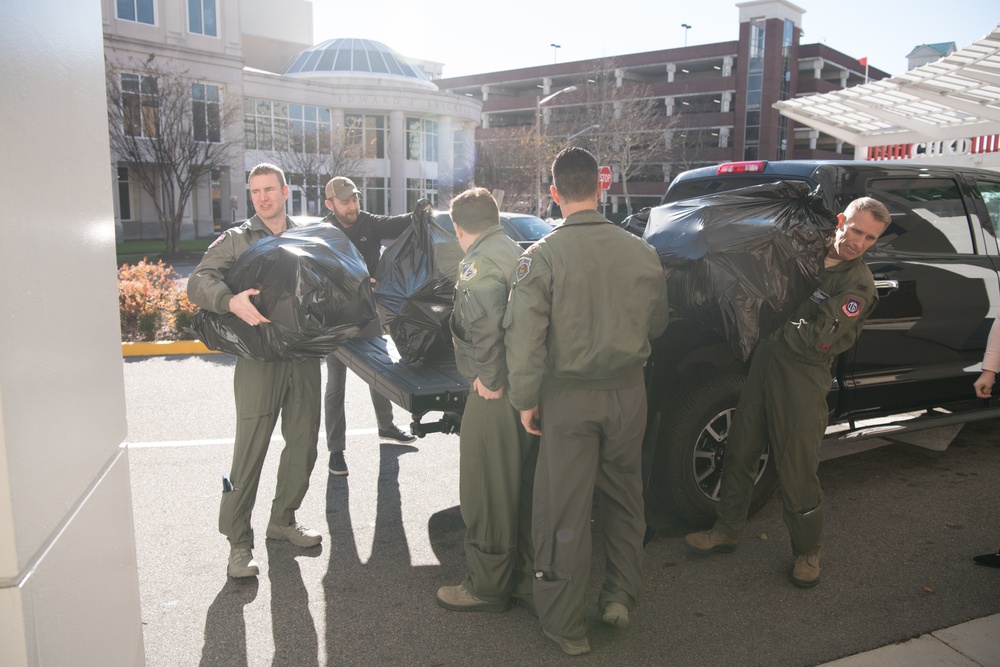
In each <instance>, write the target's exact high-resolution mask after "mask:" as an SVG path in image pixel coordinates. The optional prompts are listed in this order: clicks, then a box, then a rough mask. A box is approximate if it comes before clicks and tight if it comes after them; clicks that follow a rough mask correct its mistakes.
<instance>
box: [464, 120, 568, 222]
mask: <svg viewBox="0 0 1000 667" xmlns="http://www.w3.org/2000/svg"><path fill="white" fill-rule="evenodd" d="M553 148H554V147H553V145H552V144H551V142H550V141H549V140H548V139H547V138H546V137H544V136H539V135H537V134H536V133H535V129H534V128H533V127H531V128H525V127H512V128H495V129H490V130H485V131H483V132H482V134H481V136H480V139H479V141H478V151H477V157H476V185H479V186H482V187H485V188H488V189H500V190H503V191H504V193H505V194H504V204H503V208H504V209H505V210H508V211H514V212H520V213H535V209H536V208H537V192H536V190H537V187H538V177H539V176H538V175H539V174H540V173H542V172H543V171H544V170H545V169H546V168H547V166H548V165H549V163H550V162H551V161H552V156H553V153H554V150H553Z"/></svg>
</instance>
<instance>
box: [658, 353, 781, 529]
mask: <svg viewBox="0 0 1000 667" xmlns="http://www.w3.org/2000/svg"><path fill="white" fill-rule="evenodd" d="M744 379H745V378H744V376H743V375H742V374H740V373H738V372H732V371H730V372H723V373H718V374H713V375H710V376H707V377H703V378H699V379H696V380H694V381H692V382H690V383H689V384H688V385H687V386H684V387H680V388H678V389H677V390H674V391H671V392H669V393H668V395H667V396H666V397H665V398H664V401H663V404H662V406H661V408H660V410H661V420H660V424H661V426H660V432H659V437H658V442H657V447H656V454H655V457H654V459H653V470H652V481H651V487H652V490H653V494H654V498H656V499H657V500H659V501H661V502H662V503H663V504H664V505H665V506H666V509H667V511H668V512H669V513H670V514H671V515H673V516H674V517H675V518H677V519H680V520H682V521H684V522H686V523H689V524H691V525H693V526H706V527H707V526H709V525H711V524H712V522H714V521H715V510H716V506H717V503H718V498H719V491H720V489H721V486H722V461H723V455H724V452H725V444H726V438H727V437H728V434H729V426H730V424H731V423H732V415H733V413H734V412H735V410H736V404H737V402H738V401H739V397H740V390H741V389H742V388H743V382H744ZM761 464H762V465H761V467H760V469H759V471H758V476H757V481H756V485H755V487H754V493H753V497H752V498H751V501H750V510H749V514H751V515H752V514H754V513H755V512H757V511H758V510H759V509H760V508H761V507H763V506H764V504H765V503H766V502H767V501H768V500H769V499H770V497H771V495H772V494H773V493H774V489H775V487H776V486H777V481H778V476H777V472H776V470H775V467H774V460H773V457H771V456H770V452H769V451H765V452H764V454H763V455H762V456H761Z"/></svg>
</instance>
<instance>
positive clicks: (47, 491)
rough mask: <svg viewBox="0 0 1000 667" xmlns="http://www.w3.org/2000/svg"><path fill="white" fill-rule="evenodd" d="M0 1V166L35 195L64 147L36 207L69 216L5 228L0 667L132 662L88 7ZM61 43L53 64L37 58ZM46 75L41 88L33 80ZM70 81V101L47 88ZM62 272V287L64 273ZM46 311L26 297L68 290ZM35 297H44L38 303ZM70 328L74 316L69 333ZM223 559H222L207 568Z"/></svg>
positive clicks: (94, 8)
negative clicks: (59, 181) (66, 174)
mask: <svg viewBox="0 0 1000 667" xmlns="http://www.w3.org/2000/svg"><path fill="white" fill-rule="evenodd" d="M102 6H104V7H106V8H109V11H114V5H113V4H112V3H107V2H105V3H100V2H65V0H35V1H34V2H18V3H8V4H6V5H5V11H4V18H5V19H7V20H8V21H9V22H10V25H13V26H17V29H16V30H10V31H8V34H7V35H5V36H4V39H3V40H2V41H0V58H2V60H3V63H4V66H3V68H0V87H2V89H3V90H8V91H17V93H16V94H14V95H8V96H7V97H6V98H5V99H4V117H5V118H8V119H16V122H5V123H0V151H2V152H3V154H4V155H6V156H16V159H13V160H5V161H3V163H2V164H0V182H3V183H4V184H5V185H6V186H7V187H8V188H10V190H11V191H16V192H36V191H38V187H39V181H38V175H39V174H48V173H51V171H52V156H53V155H72V156H73V178H72V179H71V181H69V182H67V183H66V184H65V186H64V187H57V188H50V189H49V190H50V191H49V192H47V194H46V202H45V204H46V207H47V208H48V209H49V210H53V211H69V210H71V211H73V220H72V224H60V225H59V229H58V233H56V234H47V235H46V239H45V243H44V244H40V243H38V228H37V226H33V225H23V224H21V225H19V224H9V225H6V226H5V228H4V240H3V243H0V280H2V281H3V284H6V285H17V284H24V281H25V279H26V277H29V276H30V282H31V287H30V289H10V290H7V292H6V293H5V294H4V297H3V311H4V313H3V314H4V316H3V317H2V318H0V340H2V341H4V342H5V343H7V344H8V345H16V350H11V351H10V352H9V353H8V354H5V355H3V356H2V357H0V665H4V667H24V666H26V665H135V666H138V665H143V664H144V656H143V652H144V651H143V637H142V618H141V614H140V606H139V577H138V567H137V565H136V550H135V530H134V526H133V521H132V493H131V484H130V479H129V451H128V449H126V448H124V447H122V446H121V445H122V442H123V441H124V439H125V434H126V424H125V388H124V382H123V379H122V356H121V355H122V350H121V331H120V328H119V323H118V307H117V304H118V282H117V274H116V272H115V246H114V205H113V202H112V196H113V194H112V193H113V192H115V188H114V181H113V180H111V181H109V180H108V164H109V159H110V160H111V161H113V160H114V158H113V157H109V156H111V151H110V148H109V143H108V114H107V99H106V98H105V92H104V90H105V84H104V37H103V29H102V17H101V7H102ZM52 53H59V54H60V61H59V67H55V68H54V67H52V66H51V59H50V58H47V57H46V54H52ZM41 82H44V85H41ZM53 90H66V91H69V90H72V91H73V102H74V103H73V104H72V105H70V106H67V105H61V104H53V103H52V98H51V91H53ZM8 204H9V206H8V210H7V213H8V214H9V215H10V219H11V220H29V219H33V218H37V217H38V205H37V201H35V198H33V197H14V198H11V199H10V201H9V202H8ZM41 266H53V267H72V285H67V280H66V278H67V273H66V272H64V271H44V270H41V271H40V270H38V269H39V267H41ZM67 287H70V288H71V289H72V290H73V296H72V298H69V299H61V300H60V301H59V305H58V308H52V307H44V304H42V303H40V299H39V295H48V296H49V297H54V295H57V294H61V293H65V292H66V290H67ZM40 306H42V307H40ZM67 323H72V327H71V328H70V329H68V328H67ZM221 567H224V565H223V564H222V563H220V568H221Z"/></svg>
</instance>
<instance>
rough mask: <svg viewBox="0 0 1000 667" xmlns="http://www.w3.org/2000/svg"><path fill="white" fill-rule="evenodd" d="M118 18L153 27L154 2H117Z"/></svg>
mask: <svg viewBox="0 0 1000 667" xmlns="http://www.w3.org/2000/svg"><path fill="white" fill-rule="evenodd" d="M117 3H118V18H119V19H121V20H122V21H135V22H137V23H146V24H148V25H153V0H117Z"/></svg>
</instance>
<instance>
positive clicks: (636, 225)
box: [619, 206, 653, 237]
mask: <svg viewBox="0 0 1000 667" xmlns="http://www.w3.org/2000/svg"><path fill="white" fill-rule="evenodd" d="M651 210H653V209H651V208H649V207H648V206H647V207H645V208H643V209H641V210H639V211H637V212H636V213H633V214H632V215H630V216H628V217H627V218H625V219H624V220H622V221H621V223H620V224H619V226H620V227H621V228H622V229H624V230H625V231H626V232H629V233H631V234H635V235H636V236H640V237H641V236H642V235H643V233H645V231H646V224H647V223H648V222H649V212H650V211H651Z"/></svg>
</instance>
